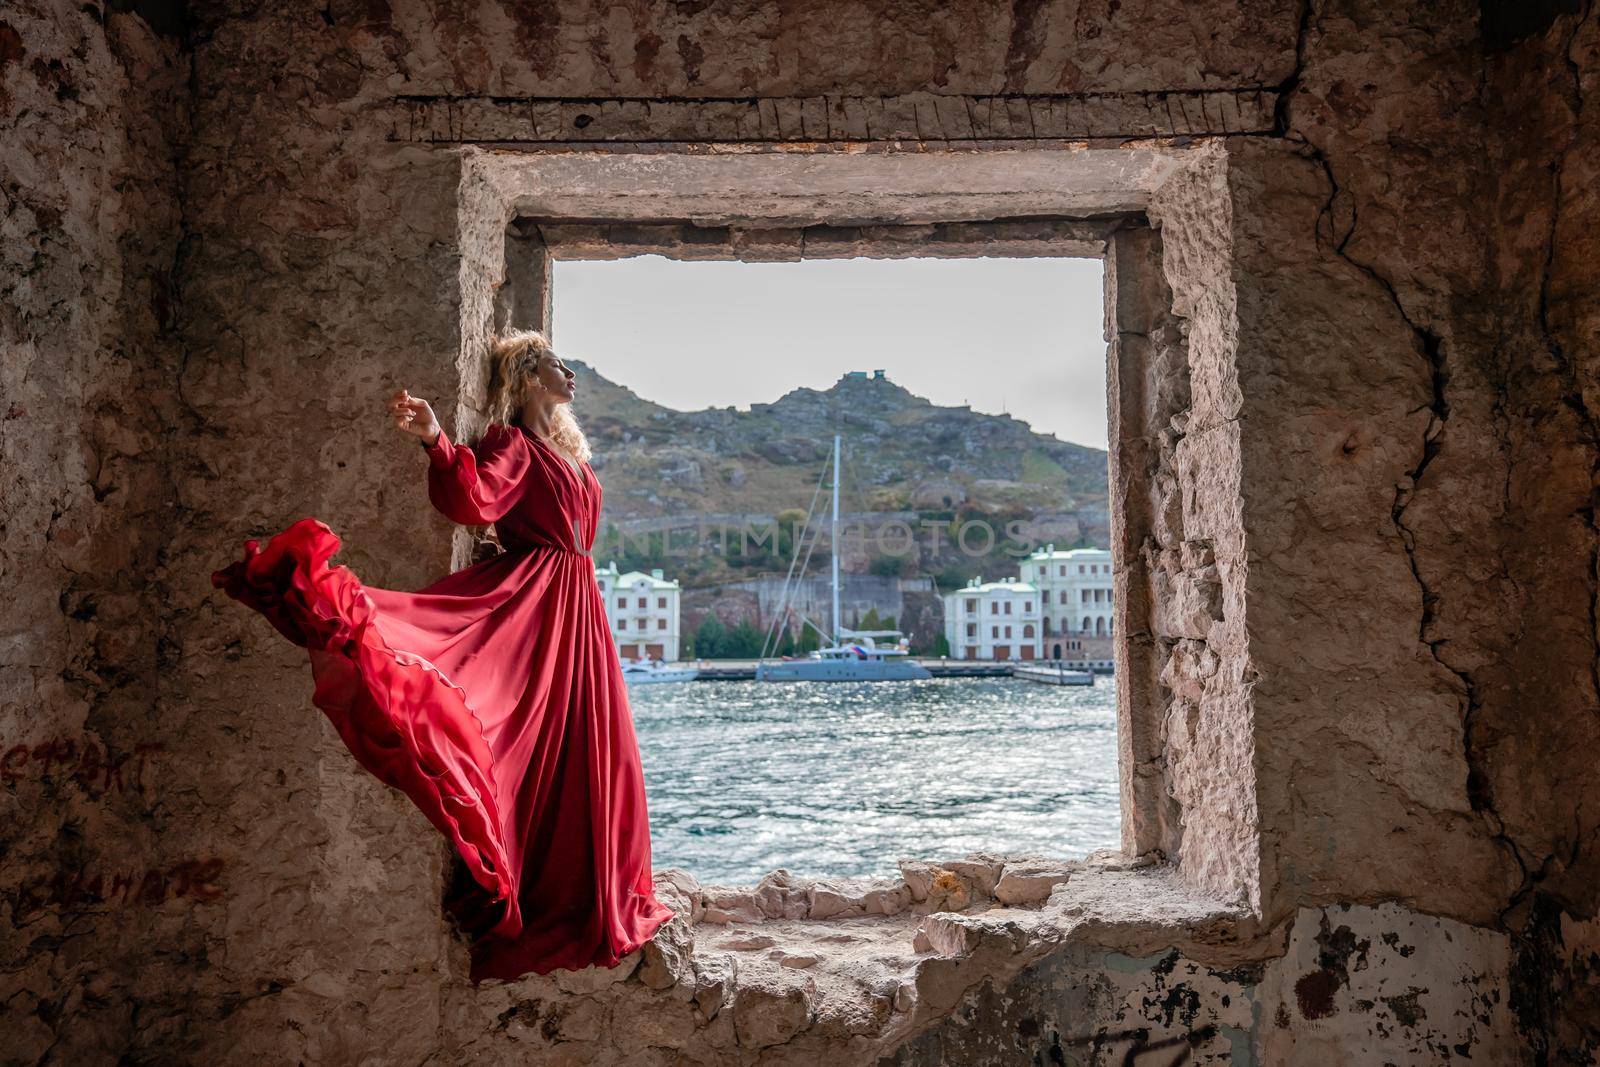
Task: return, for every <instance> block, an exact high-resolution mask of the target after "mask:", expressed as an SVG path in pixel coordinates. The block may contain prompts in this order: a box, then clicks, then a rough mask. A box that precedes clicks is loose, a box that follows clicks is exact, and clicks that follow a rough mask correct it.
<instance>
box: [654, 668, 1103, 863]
mask: <svg viewBox="0 0 1600 1067" xmlns="http://www.w3.org/2000/svg"><path fill="white" fill-rule="evenodd" d="M629 699H630V702H631V703H632V706H633V715H634V724H635V727H636V729H637V731H638V735H639V748H640V751H641V753H642V755H643V758H644V770H645V780H646V785H647V787H648V790H649V803H650V828H651V838H652V843H653V846H654V855H653V860H654V863H655V866H657V867H683V868H686V869H688V870H689V871H691V872H692V873H693V874H694V875H695V876H696V877H697V878H699V879H700V880H701V881H702V882H707V883H721V884H748V883H751V882H754V881H755V880H756V879H758V878H760V877H761V876H762V875H763V874H766V873H767V872H768V871H771V870H773V869H774V868H777V867H787V868H789V869H790V870H792V871H795V872H796V873H800V874H813V875H841V876H854V875H888V874H894V873H895V872H896V870H897V868H896V865H895V861H896V860H897V859H900V858H902V857H923V858H929V859H932V858H940V857H943V858H950V857H955V856H960V855H964V854H965V853H967V852H972V851H976V850H978V849H992V850H998V851H1026V852H1033V853H1038V854H1043V855H1050V856H1080V855H1082V854H1084V853H1086V852H1089V851H1091V850H1093V849H1097V848H1110V847H1114V846H1116V845H1117V844H1118V840H1119V838H1118V835H1119V833H1120V830H1119V822H1120V808H1119V802H1118V796H1117V746H1116V712H1115V703H1116V702H1115V696H1114V690H1113V687H1112V682H1111V680H1110V679H1109V678H1107V677H1104V676H1102V677H1101V678H1099V679H1098V684H1097V685H1096V686H1094V687H1093V688H1076V687H1064V686H1050V685H1039V684H1038V683H1034V682H1021V681H1016V680H1014V679H1009V678H1007V679H993V680H991V679H976V678H942V679H933V680H931V681H919V682H873V683H860V684H851V683H829V682H791V683H775V682H685V683H680V684H664V685H643V686H637V687H635V688H634V689H632V690H630V693H629Z"/></svg>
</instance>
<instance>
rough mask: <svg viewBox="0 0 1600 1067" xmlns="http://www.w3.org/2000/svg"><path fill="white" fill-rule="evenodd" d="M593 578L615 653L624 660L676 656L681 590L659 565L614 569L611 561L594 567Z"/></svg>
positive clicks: (669, 658)
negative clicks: (645, 568)
mask: <svg viewBox="0 0 1600 1067" xmlns="http://www.w3.org/2000/svg"><path fill="white" fill-rule="evenodd" d="M594 577H595V581H596V582H597V583H598V584H599V586H600V595H601V597H602V598H603V599H604V600H605V605H606V621H607V622H608V623H609V624H610V625H611V637H612V640H614V641H616V643H617V655H618V656H619V657H621V658H622V659H624V660H635V659H662V660H666V661H667V662H668V663H671V662H674V661H676V660H677V659H678V650H679V644H678V640H679V630H678V607H679V602H680V595H681V594H682V592H683V590H682V588H681V587H680V586H679V584H678V583H677V582H676V581H668V580H667V579H666V578H665V577H664V576H663V574H662V572H661V568H660V567H654V568H652V569H651V571H650V573H649V574H646V573H644V572H643V571H628V572H627V573H626V574H619V573H618V572H617V565H616V563H615V562H612V563H609V564H607V565H606V566H604V567H596V568H595V572H594Z"/></svg>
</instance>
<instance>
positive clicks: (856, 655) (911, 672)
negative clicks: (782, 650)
mask: <svg viewBox="0 0 1600 1067" xmlns="http://www.w3.org/2000/svg"><path fill="white" fill-rule="evenodd" d="M840 633H841V635H842V636H844V637H846V638H849V640H848V641H846V642H845V643H843V644H834V645H830V646H828V647H826V648H819V649H817V650H816V651H815V652H808V653H806V654H805V655H804V656H796V657H793V658H788V659H781V660H776V661H774V660H762V661H761V662H760V663H758V664H756V678H757V679H758V680H760V681H764V682H893V681H911V680H915V679H922V678H932V677H933V675H932V673H930V672H929V670H928V668H926V667H924V666H923V665H922V664H920V663H918V662H917V661H916V660H914V659H911V658H909V657H910V650H909V649H908V648H907V647H906V646H907V644H908V642H907V641H906V640H905V638H904V637H900V631H899V630H842V631H840ZM880 636H881V637H900V640H899V642H898V643H896V644H894V645H891V646H889V647H887V648H885V647H882V646H880V645H879V644H878V643H877V642H876V641H875V640H874V638H876V637H880Z"/></svg>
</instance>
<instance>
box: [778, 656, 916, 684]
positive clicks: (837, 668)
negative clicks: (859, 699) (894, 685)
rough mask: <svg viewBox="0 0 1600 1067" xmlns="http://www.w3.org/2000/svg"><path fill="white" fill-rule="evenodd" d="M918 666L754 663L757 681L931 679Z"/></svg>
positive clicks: (875, 662)
mask: <svg viewBox="0 0 1600 1067" xmlns="http://www.w3.org/2000/svg"><path fill="white" fill-rule="evenodd" d="M932 677H933V674H932V673H931V672H929V670H928V668H926V667H924V666H923V665H922V664H920V663H911V662H899V663H888V662H884V661H882V660H856V661H854V662H852V661H850V660H791V661H788V662H784V663H758V664H757V665H756V681H758V682H915V681H921V680H922V679H924V678H932Z"/></svg>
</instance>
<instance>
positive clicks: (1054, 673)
mask: <svg viewBox="0 0 1600 1067" xmlns="http://www.w3.org/2000/svg"><path fill="white" fill-rule="evenodd" d="M1011 677H1013V678H1022V679H1024V680H1026V681H1030V682H1042V683H1043V684H1045V685H1094V672H1093V671H1075V670H1072V669H1071V668H1058V667H1013V668H1012V669H1011Z"/></svg>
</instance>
